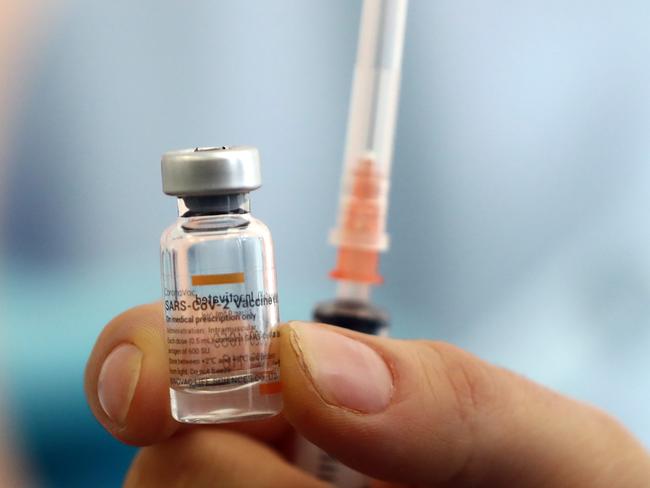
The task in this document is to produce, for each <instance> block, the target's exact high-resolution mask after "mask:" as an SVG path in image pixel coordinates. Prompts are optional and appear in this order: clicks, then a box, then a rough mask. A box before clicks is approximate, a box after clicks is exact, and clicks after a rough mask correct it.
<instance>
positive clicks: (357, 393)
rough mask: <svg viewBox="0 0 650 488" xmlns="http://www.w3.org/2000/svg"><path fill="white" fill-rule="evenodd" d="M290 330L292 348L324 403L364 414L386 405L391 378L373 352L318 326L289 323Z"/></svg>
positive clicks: (379, 358)
mask: <svg viewBox="0 0 650 488" xmlns="http://www.w3.org/2000/svg"><path fill="white" fill-rule="evenodd" d="M290 327H291V331H292V334H291V342H292V345H293V348H294V350H295V352H296V354H298V355H299V357H300V360H301V363H302V365H303V366H304V367H305V369H306V370H307V374H308V375H309V376H310V377H311V379H312V381H313V384H314V386H315V388H316V389H317V390H318V392H319V393H320V394H321V396H322V397H323V398H324V399H325V401H327V402H328V403H331V404H334V405H338V406H342V407H346V408H349V409H351V410H356V411H359V412H364V413H377V412H380V411H382V410H384V409H385V408H386V407H387V406H388V404H389V403H390V399H391V396H392V393H393V377H392V375H391V372H390V370H389V369H388V366H387V365H386V363H385V361H384V360H383V359H382V358H381V356H380V355H379V354H378V353H377V352H376V351H374V350H373V349H372V348H370V347H369V346H367V345H365V344H364V343H362V342H359V341H356V340H354V339H351V338H349V337H346V336H344V335H343V334H339V333H337V332H334V331H332V330H328V329H325V328H323V327H320V326H317V325H313V324H305V323H300V322H292V323H291V324H290Z"/></svg>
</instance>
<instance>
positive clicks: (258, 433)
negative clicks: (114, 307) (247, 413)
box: [84, 302, 289, 446]
mask: <svg viewBox="0 0 650 488" xmlns="http://www.w3.org/2000/svg"><path fill="white" fill-rule="evenodd" d="M84 384H85V385H84V386H85V390H86V397H87V399H88V403H89V405H90V408H91V410H92V412H93V414H94V415H95V417H96V418H97V420H98V421H99V422H100V423H101V424H102V425H103V426H104V427H105V428H106V430H108V431H109V432H110V433H111V434H112V435H113V436H115V437H117V438H118V439H119V440H121V441H123V442H126V443H127V444H133V445H139V446H144V445H150V444H155V443H158V442H160V441H162V440H164V439H166V438H168V437H170V436H172V435H173V434H174V433H175V432H177V431H178V430H179V429H184V428H189V426H186V425H185V424H181V423H179V422H177V421H176V420H174V419H173V418H172V415H171V411H170V401H169V365H168V359H167V343H166V340H165V323H164V318H163V312H162V307H161V305H160V303H159V302H156V303H152V304H148V305H140V306H138V307H135V308H132V309H130V310H127V311H126V312H124V313H122V314H120V315H118V316H117V317H115V318H114V319H113V320H111V321H110V322H109V323H108V324H107V325H106V327H105V328H104V330H103V331H102V333H101V334H100V336H99V338H98V339H97V343H96V344H95V347H94V348H93V350H92V352H91V354H90V357H89V359H88V364H87V366H86V373H85V381H84ZM226 428H228V429H234V430H237V431H239V432H242V433H245V434H248V435H252V436H255V437H257V438H261V439H262V440H267V441H273V440H276V439H279V438H280V437H282V436H283V434H285V433H286V432H287V431H288V430H289V426H288V424H287V423H286V421H285V420H284V418H282V416H281V415H278V416H276V417H273V418H271V419H267V420H263V421H258V422H240V423H233V424H227V426H226Z"/></svg>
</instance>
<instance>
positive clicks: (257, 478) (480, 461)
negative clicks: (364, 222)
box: [85, 304, 650, 488]
mask: <svg viewBox="0 0 650 488" xmlns="http://www.w3.org/2000/svg"><path fill="white" fill-rule="evenodd" d="M280 341H281V345H280V350H281V375H282V382H283V395H284V410H283V413H282V414H281V415H279V416H277V417H274V418H272V419H269V420H265V421H260V422H247V423H246V422H244V423H234V424H223V425H219V426H205V425H204V426H195V425H185V424H180V423H177V422H176V421H174V420H173V419H172V417H171V415H170V409H169V408H170V407H169V379H168V365H167V352H166V351H167V345H166V343H165V337H164V322H163V316H162V310H161V307H160V304H151V305H144V306H140V307H136V308H134V309H131V310H129V311H127V312H125V313H123V314H122V315H120V316H118V317H116V318H115V319H114V320H113V321H111V322H110V323H109V324H108V325H107V326H106V328H105V329H104V331H103V332H102V334H101V335H100V337H99V339H98V341H97V344H96V345H95V348H94V349H93V351H92V353H91V356H90V359H89V361H88V365H87V368H86V377H85V387H86V394H87V397H88V402H89V404H90V406H91V408H92V410H93V412H94V414H95V416H96V417H97V419H98V420H99V421H100V422H101V423H102V425H103V426H104V427H105V428H106V429H107V430H108V431H109V432H110V433H112V434H113V435H114V436H115V437H117V438H118V439H120V440H122V441H124V442H126V443H129V444H134V445H139V446H148V447H144V448H143V449H142V450H141V451H140V452H139V454H138V455H137V457H136V458H135V460H134V462H133V464H132V466H131V468H130V471H129V473H128V475H127V478H126V481H125V486H127V487H134V486H138V487H148V486H152V487H153V486H155V487H158V486H165V487H175V486H192V487H200V486H228V487H230V486H233V487H235V486H242V487H245V486H254V487H305V488H309V487H314V488H316V487H322V486H326V485H325V484H324V483H323V482H321V481H319V480H317V479H315V478H313V477H311V476H310V475H308V474H306V473H304V472H302V471H300V470H299V469H298V468H296V467H294V466H292V465H291V463H290V462H289V461H287V459H286V456H287V455H288V449H289V447H288V446H290V444H291V439H292V438H293V436H294V435H295V431H297V432H299V433H300V434H301V435H303V436H304V437H306V438H307V439H309V440H310V441H312V442H313V443H315V444H316V445H318V446H320V447H321V448H322V449H324V450H325V451H327V452H328V453H330V454H331V455H332V456H334V457H335V458H337V459H339V460H340V461H342V462H344V463H345V464H348V465H349V466H350V467H352V468H354V469H356V470H359V471H361V472H363V473H366V474H368V475H369V476H371V477H373V478H377V479H380V480H385V481H383V482H377V483H378V485H381V486H403V485H409V486H412V485H418V486H440V487H455V486H485V487H495V486H508V487H512V486H516V487H545V486H548V487H558V486H572V487H582V486H584V487H590V488H597V487H601V486H602V487H607V488H611V487H618V486H620V487H626V488H627V487H642V486H646V487H647V486H649V485H650V457H649V456H648V453H647V452H646V451H645V450H644V449H643V447H642V446H641V445H640V444H639V443H638V442H637V441H636V440H635V439H634V438H633V437H632V436H631V435H630V434H629V433H628V432H627V431H626V430H625V429H624V428H623V427H622V426H620V425H619V424H618V423H617V422H616V421H615V420H613V419H612V418H610V417H609V416H607V415H606V414H604V413H602V412H600V411H598V410H596V409H595V408H592V407H590V406H588V405H584V404H581V403H578V402H576V401H573V400H571V399H568V398H565V397H562V396H560V395H558V394H556V393H554V392H552V391H549V390H547V389H545V388H543V387H541V386H538V385H536V384H534V383H532V382H530V381H528V380H526V379H524V378H521V377H519V376H517V375H515V374H513V373H511V372H509V371H506V370H504V369H501V368H498V367H496V366H493V365H491V364H489V363H486V362H484V361H481V360H480V359H478V358H476V357H474V356H472V355H470V354H468V353H466V352H464V351H462V350H460V349H458V348H456V347H454V346H451V345H449V344H445V343H440V342H430V341H403V340H396V339H386V338H381V337H373V336H367V335H363V334H358V333H355V332H351V331H347V330H344V329H340V328H336V327H330V326H325V325H316V324H306V323H299V322H293V323H289V324H286V325H283V326H282V327H281V334H280Z"/></svg>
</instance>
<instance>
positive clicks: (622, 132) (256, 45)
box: [0, 0, 650, 487]
mask: <svg viewBox="0 0 650 488" xmlns="http://www.w3.org/2000/svg"><path fill="white" fill-rule="evenodd" d="M360 8H361V3H360V1H350V0H329V1H317V0H309V1H305V0H276V1H274V2H267V1H264V0H257V1H248V2H240V1H236V0H230V1H207V0H201V1H198V0H195V1H193V2H180V1H178V2H175V1H171V0H157V1H155V2H154V1H151V0H147V1H141V2H131V1H126V0H115V1H112V2H83V1H81V0H65V1H63V0H61V1H58V2H56V5H53V6H50V9H49V11H48V16H47V20H46V21H45V22H41V23H39V24H38V25H37V26H36V25H35V26H34V27H33V28H34V29H36V30H38V35H35V36H34V39H35V41H34V44H33V46H32V49H31V50H30V54H29V56H26V57H25V59H24V64H23V65H22V68H23V72H22V75H21V76H22V78H21V79H23V80H25V82H24V83H21V84H20V90H18V89H16V92H15V96H14V100H15V103H14V110H13V111H12V113H11V114H10V119H9V122H10V123H9V126H8V128H9V136H8V139H7V140H8V144H7V147H6V148H5V151H4V152H5V154H4V156H3V157H4V159H5V160H6V162H7V163H8V165H6V167H5V168H4V171H3V173H2V175H1V176H0V177H2V178H4V182H3V187H4V188H5V192H4V195H3V196H2V200H0V210H1V211H2V214H3V215H2V216H1V217H0V221H3V231H2V232H0V238H1V239H2V240H1V242H0V249H2V254H1V257H0V259H1V264H2V269H3V276H2V278H3V279H2V282H1V284H0V286H2V296H3V299H2V304H1V305H0V306H2V310H1V311H0V313H1V316H0V319H1V320H2V322H3V325H4V327H3V328H2V329H0V336H1V337H2V345H1V346H0V347H1V349H2V366H1V368H2V369H1V370H2V371H3V373H4V374H3V378H2V380H3V383H4V389H5V392H4V393H5V394H4V395H3V396H4V398H5V399H6V401H5V403H6V405H5V408H7V409H8V411H9V413H10V415H12V416H13V417H14V418H15V420H13V421H11V422H10V423H12V424H13V426H14V429H13V430H14V431H15V436H14V437H15V440H16V441H18V442H19V447H20V448H21V449H22V451H23V453H24V454H25V455H26V457H27V462H28V466H29V468H30V469H31V470H32V471H33V472H34V473H35V474H34V480H35V483H36V485H37V486H44V487H49V486H66V487H74V486H96V487H100V486H116V485H118V484H119V483H120V481H121V479H122V478H123V476H124V473H125V472H126V469H127V467H128V464H129V462H130V459H131V457H132V456H133V454H134V452H135V451H134V450H133V449H132V448H129V447H126V446H123V445H121V444H119V443H118V442H117V441H115V440H113V439H112V438H110V436H109V435H108V434H106V433H104V431H103V430H102V429H101V428H100V427H99V425H98V424H97V423H96V422H95V420H94V419H93V418H92V416H91V414H90V412H89V410H88V408H87V406H86V403H85V399H84V394H83V391H82V376H83V368H84V364H85V361H86V358H87V356H88V354H89V352H90V350H91V348H92V345H93V343H94V341H95V339H96V337H97V335H98V333H99V332H100V330H101V329H102V327H103V326H104V324H106V322H107V321H109V320H110V319H111V317H113V316H114V315H116V314H117V313H119V312H121V311H122V310H124V309H126V308H128V307H131V306H133V305H135V304H139V303H142V302H147V301H152V300H155V299H156V298H157V297H158V296H159V293H160V292H159V286H160V285H159V276H158V273H159V269H158V268H159V262H158V239H159V236H160V233H161V231H162V229H163V228H164V227H166V226H167V225H169V224H170V223H171V221H172V220H173V219H174V218H175V214H176V209H175V202H174V201H173V199H172V198H170V197H166V196H164V195H163V194H162V191H161V182H160V170H159V158H160V155H161V154H162V153H163V152H164V151H166V150H169V149H175V148H183V147H192V146H207V145H221V144H251V145H256V146H258V147H259V148H260V151H261V154H262V158H263V159H262V162H263V176H264V186H263V188H262V189H261V190H260V191H259V192H257V193H256V194H255V195H254V198H253V212H254V214H256V215H257V216H258V217H259V218H261V219H262V220H263V221H265V222H266V223H267V224H268V225H269V226H270V227H271V229H272V230H273V235H274V239H275V245H276V253H277V266H278V278H279V286H280V297H281V313H282V316H283V318H284V319H308V318H309V317H310V311H311V309H312V306H313V305H314V303H316V302H317V301H320V300H323V299H327V298H330V297H331V296H333V292H334V286H333V284H332V283H331V282H329V281H328V279H327V278H326V275H327V272H328V271H329V269H330V268H331V267H332V266H333V263H334V250H333V249H332V248H331V247H329V246H328V245H327V244H326V236H327V233H328V230H329V229H330V228H331V227H332V226H333V224H334V222H335V217H336V206H337V202H338V180H339V176H340V168H341V159H342V154H343V144H344V135H345V128H346V127H345V126H346V117H347V104H348V99H349V94H350V85H351V79H352V68H353V63H354V57H355V50H356V37H357V28H358V21H359V17H360ZM649 21H650V4H649V3H648V2H645V1H640V0H639V1H635V0H618V1H614V0H611V1H590V2H586V1H581V0H562V1H559V0H557V1H556V0H551V1H547V2H533V1H531V0H522V1H520V2H516V4H513V2H509V1H505V0H494V1H492V2H480V1H478V0H474V1H471V0H468V1H458V0H440V1H429V0H411V3H410V8H409V17H408V22H407V31H406V47H405V55H404V66H403V77H402V95H401V103H400V110H399V121H398V129H397V138H396V146H395V162H394V167H393V168H394V172H393V182H392V190H391V198H392V200H391V210H390V219H389V230H390V233H391V242H392V247H391V249H390V252H389V253H388V254H386V255H385V257H384V258H383V265H382V270H383V273H384V275H385V279H386V284H385V285H384V286H383V287H381V288H380V289H378V290H377V292H376V294H375V297H376V301H377V303H380V304H382V305H384V306H385V307H386V308H387V309H388V310H389V311H390V313H391V315H392V317H393V330H392V334H393V335H395V336H399V337H426V338H435V339H443V340H447V341H452V342H454V343H456V344H458V345H460V346H461V347H464V348H467V349H469V350H471V351H473V352H475V353H477V354H479V355H480V356H482V357H484V358H486V359H489V360H491V361H494V362H496V363H499V364H501V365H504V366H506V367H509V368H512V369H514V370H516V371H518V372H521V373H522V374H524V375H526V376H528V377H530V378H533V379H534V380H537V381H540V382H542V383H544V384H546V385H548V386H550V387H552V388H555V389H557V390H559V391H561V392H563V393H566V394H570V395H572V396H574V397H577V398H580V399H582V400H585V401H588V402H591V403H594V404H596V405H598V406H600V407H602V408H604V409H606V410H607V411H609V412H611V413H612V414H613V415H615V416H617V417H618V418H620V419H621V420H622V421H623V422H624V423H625V424H626V425H627V426H628V427H629V428H630V429H631V430H632V431H633V432H634V433H635V434H636V435H637V436H638V437H639V438H641V440H642V441H643V442H644V443H645V444H646V445H650V416H649V415H648V414H647V412H648V408H649V407H650V378H649V377H648V373H647V372H648V371H649V367H650V355H649V354H648V353H647V351H648V348H649V347H650V327H648V324H649V323H650V231H649V229H648V226H647V219H646V214H647V209H648V208H650V164H648V163H649V159H650V137H648V134H650V103H649V102H650V63H649V62H648V60H649V59H650V52H649V51H650V30H648V28H647V26H648V23H649ZM80 460H82V462H80Z"/></svg>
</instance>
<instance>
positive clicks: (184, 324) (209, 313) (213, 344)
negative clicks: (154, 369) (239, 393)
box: [163, 272, 281, 395]
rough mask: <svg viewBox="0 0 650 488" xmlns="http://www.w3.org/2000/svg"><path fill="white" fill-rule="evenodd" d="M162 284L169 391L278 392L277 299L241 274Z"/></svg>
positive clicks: (199, 276)
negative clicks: (241, 389) (170, 388)
mask: <svg viewBox="0 0 650 488" xmlns="http://www.w3.org/2000/svg"><path fill="white" fill-rule="evenodd" d="M178 281H179V280H174V279H173V276H171V275H167V276H164V279H163V282H164V284H163V294H164V311H165V321H166V323H167V342H168V347H169V372H170V386H171V387H172V388H173V389H181V390H193V391H197V390H206V391H211V392H212V391H215V389H216V390H224V391H227V390H230V389H237V388H239V387H251V386H254V387H256V388H257V389H258V391H257V392H256V393H257V394H259V395H269V394H275V393H279V392H280V389H281V388H280V382H279V381H280V376H279V371H280V370H279V355H278V351H277V338H278V331H277V328H276V326H277V324H278V295H277V293H276V292H272V293H270V292H268V291H266V290H264V289H263V288H262V287H260V286H256V284H260V281H259V280H255V279H251V280H247V276H246V274H245V273H244V272H231V273H215V274H193V275H191V276H190V277H189V279H187V280H182V281H185V282H186V285H185V286H183V285H182V284H181V283H179V282H178Z"/></svg>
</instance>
